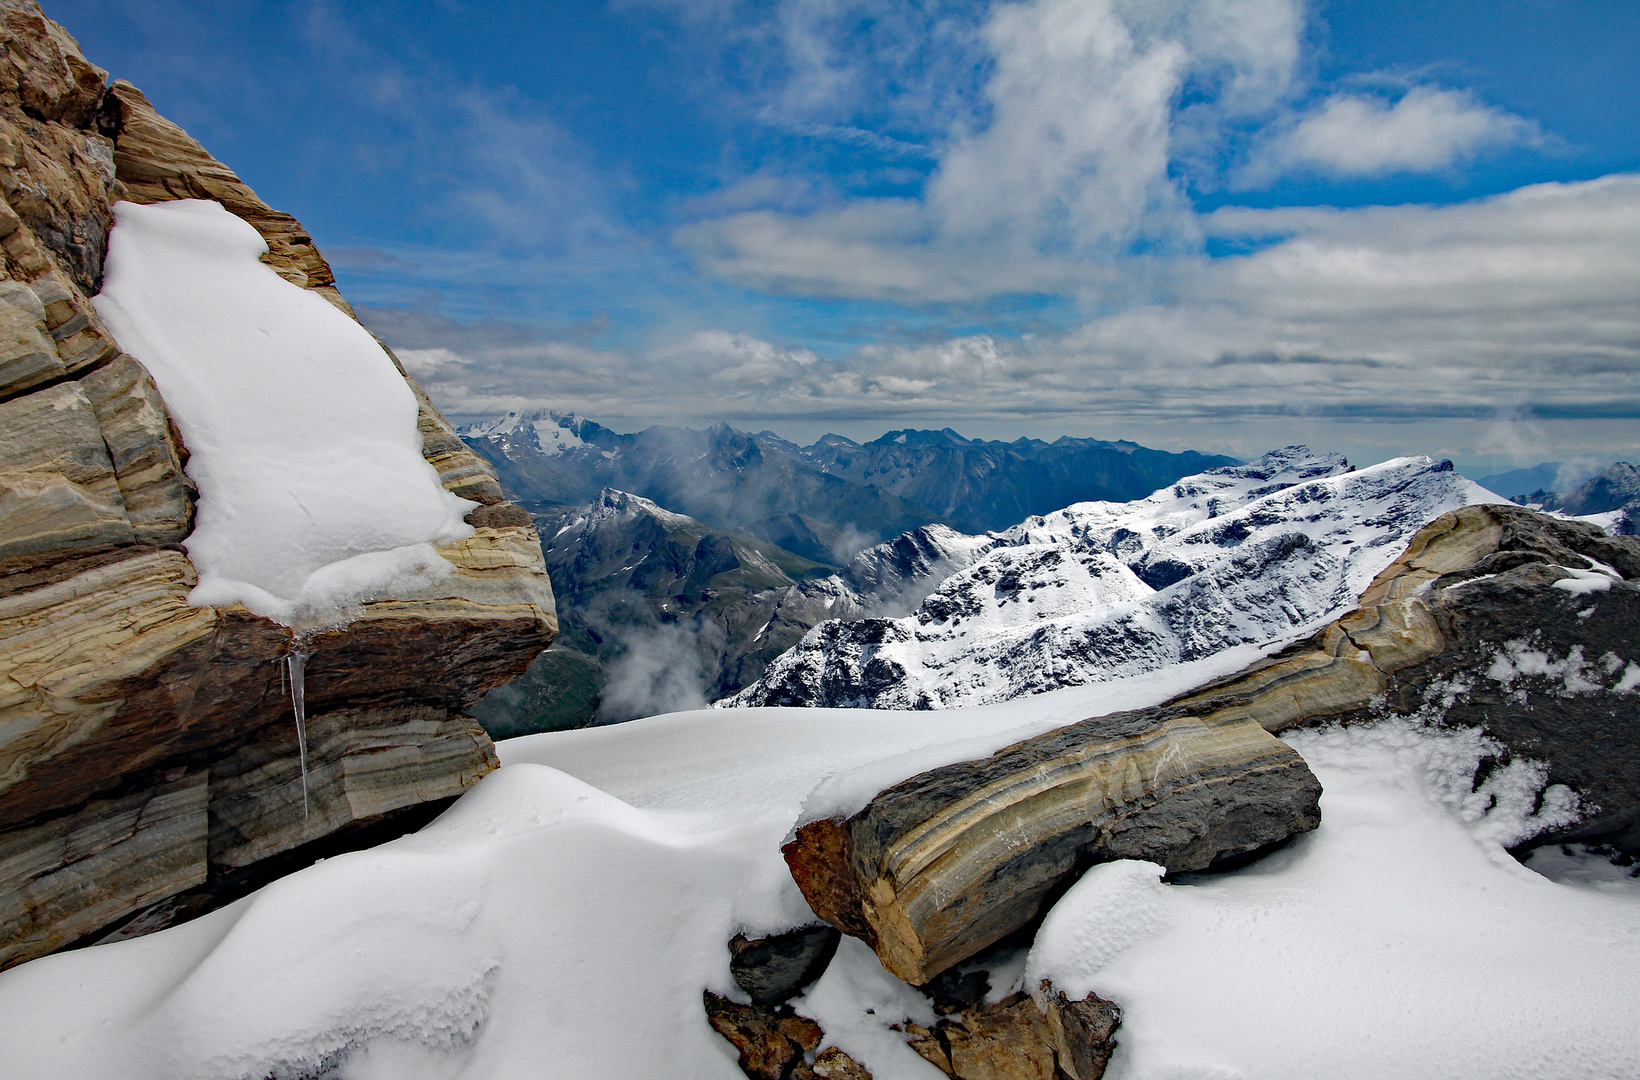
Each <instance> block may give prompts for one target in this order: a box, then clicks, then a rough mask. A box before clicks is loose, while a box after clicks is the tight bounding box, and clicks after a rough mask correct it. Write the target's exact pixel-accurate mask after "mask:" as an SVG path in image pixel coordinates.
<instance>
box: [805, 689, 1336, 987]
mask: <svg viewBox="0 0 1640 1080" xmlns="http://www.w3.org/2000/svg"><path fill="white" fill-rule="evenodd" d="M1320 797H1321V785H1320V784H1319V783H1318V782H1317V781H1316V779H1315V777H1314V776H1313V775H1312V774H1311V773H1310V770H1309V768H1308V766H1306V765H1305V764H1304V761H1303V759H1301V758H1300V757H1299V756H1298V754H1296V753H1295V752H1294V751H1293V750H1292V748H1291V747H1289V746H1287V744H1286V743H1284V742H1282V741H1281V740H1279V739H1277V738H1275V737H1273V736H1271V735H1270V734H1269V733H1267V732H1266V731H1264V729H1262V728H1261V727H1259V726H1258V725H1257V724H1256V723H1252V722H1250V721H1247V720H1238V719H1230V720H1225V721H1208V720H1205V719H1203V718H1202V717H1199V716H1194V715H1188V714H1180V715H1167V716H1164V715H1160V714H1158V713H1156V712H1155V711H1154V710H1141V711H1138V712H1129V713H1117V714H1114V715H1112V716H1106V717H1098V718H1095V719H1091V720H1084V721H1082V722H1081V723H1078V724H1073V725H1070V726H1069V727H1066V728H1061V729H1059V730H1057V731H1054V732H1051V733H1049V734H1046V735H1043V736H1039V737H1037V738H1034V739H1028V740H1026V741H1024V742H1020V743H1015V744H1014V745H1013V746H1010V747H1007V748H1005V749H1003V750H1000V751H998V752H997V753H996V754H995V755H993V756H992V757H990V758H987V759H985V760H982V761H968V762H960V763H958V764H955V765H947V766H944V767H942V768H938V769H933V770H930V771H928V772H925V773H922V774H921V775H919V776H915V777H912V778H911V779H910V780H907V781H905V782H904V783H901V784H898V785H896V786H894V787H892V788H889V789H888V790H886V791H883V792H881V793H879V794H878V795H877V796H876V797H875V798H874V799H872V800H871V802H870V804H869V805H867V806H866V807H865V809H863V810H861V811H860V812H859V813H857V814H855V815H854V816H852V817H850V818H849V819H847V820H846V821H842V822H837V821H829V820H822V821H815V822H810V823H808V824H805V825H804V826H802V827H801V828H800V829H798V830H797V833H796V836H795V838H794V839H793V840H792V841H791V842H790V843H788V844H787V845H786V846H785V847H784V848H783V852H784V854H785V856H786V862H787V864H788V865H789V866H790V868H791V872H792V876H793V878H794V879H795V880H796V881H797V884H798V886H799V887H800V888H801V889H802V890H803V894H804V896H805V897H806V898H807V899H808V901H809V906H810V907H812V908H813V909H814V912H815V914H817V915H819V916H820V917H821V918H823V919H826V920H827V921H828V922H831V923H832V924H833V925H835V926H837V927H838V928H839V929H841V930H842V931H843V932H844V933H848V934H853V935H855V936H856V937H859V938H861V939H863V940H864V941H865V942H866V943H867V944H869V945H870V946H871V947H872V948H873V949H875V950H876V951H877V955H878V957H879V958H880V959H881V960H882V962H883V966H884V967H886V968H887V969H888V970H889V971H892V972H893V973H894V974H896V975H898V976H899V977H900V978H902V979H904V980H905V981H907V982H909V983H913V984H915V985H919V986H920V985H923V984H926V983H928V982H929V981H930V980H931V979H932V978H933V977H934V976H936V975H938V974H939V973H940V972H942V971H944V970H945V969H947V968H949V967H951V966H952V965H953V964H956V963H957V962H959V961H961V960H964V959H966V958H967V957H969V956H972V955H973V954H975V953H977V952H979V951H980V950H981V949H983V948H985V947H986V946H988V945H991V944H992V943H994V942H996V941H998V940H1000V939H1001V938H1003V937H1004V936H1006V935H1007V934H1009V933H1011V932H1013V931H1014V930H1017V929H1019V928H1020V927H1023V926H1025V925H1027V924H1028V923H1030V922H1031V921H1032V920H1033V919H1035V918H1036V917H1037V916H1038V915H1039V914H1040V913H1041V912H1042V911H1043V910H1045V907H1046V905H1047V904H1048V902H1049V901H1050V900H1051V899H1052V897H1053V896H1054V895H1055V894H1056V892H1057V891H1058V890H1060V889H1061V888H1062V887H1063V886H1064V885H1066V884H1068V883H1069V882H1070V881H1071V880H1073V877H1074V875H1075V874H1077V873H1078V872H1079V871H1080V870H1082V869H1083V868H1085V867H1086V866H1088V865H1090V864H1091V863H1094V862H1101V861H1105V860H1109V859H1148V860H1150V861H1153V862H1158V863H1161V864H1163V865H1165V866H1166V867H1167V868H1168V869H1169V870H1171V871H1186V870H1203V869H1207V868H1209V867H1212V866H1213V865H1215V864H1216V863H1221V862H1223V861H1224V860H1228V859H1234V858H1237V857H1241V856H1245V855H1247V854H1249V853H1252V852H1256V851H1258V850H1259V849H1261V848H1264V847H1267V846H1269V845H1271V844H1274V843H1277V842H1280V841H1282V840H1285V839H1286V838H1287V837H1289V836H1291V835H1293V834H1294V833H1297V832H1303V831H1305V830H1308V829H1313V828H1315V827H1316V825H1318V824H1319V823H1320V821H1321V816H1320V811H1319V809H1318V805H1317V804H1318V802H1319V800H1320Z"/></svg>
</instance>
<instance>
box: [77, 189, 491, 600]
mask: <svg viewBox="0 0 1640 1080" xmlns="http://www.w3.org/2000/svg"><path fill="white" fill-rule="evenodd" d="M114 215H115V226H114V229H113V232H112V233H111V234H110V236H109V246H108V261H107V266H106V271H107V272H106V275H105V276H104V279H103V289H102V293H101V294H100V295H99V296H97V297H96V299H95V300H94V301H93V303H94V304H95V305H96V308H97V313H98V314H99V315H101V316H102V318H103V320H104V321H105V322H106V323H107V324H108V327H109V329H111V330H112V331H113V332H114V335H115V336H116V337H117V338H118V339H119V341H120V343H121V344H122V345H123V346H124V347H125V348H126V349H127V350H129V351H130V352H131V354H132V355H134V356H135V357H137V359H139V360H141V361H142V362H143V364H144V365H145V366H146V367H147V368H148V370H149V371H150V372H151V373H152V374H153V377H154V381H155V383H156V384H158V386H159V389H160V392H161V393H162V394H163V395H164V397H165V402H166V405H167V406H168V407H169V408H170V410H171V415H172V417H173V418H174V419H175V421H176V424H177V427H178V429H179V430H180V431H181V433H182V438H183V441H184V442H185V443H186V444H187V446H188V451H189V459H188V475H189V476H190V477H191V478H192V479H193V481H194V482H195V483H196V484H197V485H198V486H199V511H198V519H197V521H196V522H195V527H194V532H193V534H192V535H191V536H189V537H188V539H187V540H186V541H185V546H186V547H187V549H188V555H189V557H190V558H191V559H192V560H193V563H194V566H195V567H196V568H197V569H198V571H199V585H198V586H197V587H196V588H195V589H194V591H193V593H192V594H191V595H190V597H189V599H190V601H191V602H193V603H195V604H228V603H233V602H239V603H242V604H244V605H246V606H247V607H249V608H250V609H251V610H253V611H255V612H257V613H258V614H261V615H265V616H267V617H268V618H271V619H275V620H278V621H280V622H284V623H286V624H287V625H294V624H299V623H304V622H316V623H324V622H329V621H334V620H336V619H338V618H340V617H342V616H343V614H344V613H345V611H346V609H347V607H348V606H349V605H351V604H354V603H357V602H358V601H361V600H364V599H367V598H369V597H370V596H373V595H377V594H380V593H383V592H395V591H400V590H403V589H406V588H411V587H416V586H419V585H424V584H426V583H429V582H430V581H433V580H436V579H437V578H439V577H442V576H445V575H448V574H449V573H450V570H451V567H450V564H449V563H448V562H446V561H445V560H444V559H443V558H442V557H440V555H439V554H438V552H437V551H436V550H435V549H434V548H433V546H432V545H433V543H434V542H436V541H439V540H453V539H460V538H462V537H466V536H471V535H472V531H473V530H472V526H470V525H468V524H466V523H465V522H464V521H463V520H462V519H463V516H464V515H465V514H466V513H467V512H468V511H470V510H471V509H472V508H473V506H474V505H475V504H474V503H471V502H468V501H467V500H465V499H461V498H458V497H457V496H455V495H453V494H451V493H450V492H448V491H446V490H444V488H443V487H442V486H441V485H440V484H439V480H438V474H437V473H436V472H435V471H434V470H433V467H432V466H431V465H429V464H428V463H427V462H426V461H425V460H424V459H423V458H422V455H421V436H420V434H419V433H418V432H417V430H416V399H415V396H414V394H412V392H411V390H410V387H409V386H408V385H407V384H406V383H405V381H404V378H403V376H401V375H400V374H399V372H398V369H397V368H395V367H394V365H393V361H392V359H391V358H390V357H389V356H388V355H387V353H386V352H384V351H383V350H382V347H381V346H380V345H379V344H377V342H376V340H375V339H374V338H372V337H371V336H370V334H369V332H368V331H366V330H365V329H364V327H362V326H360V325H359V324H358V323H356V322H354V321H353V320H352V319H350V318H348V317H347V316H346V315H344V314H342V313H341V312H340V311H338V310H337V309H336V308H335V307H333V306H332V305H331V304H330V303H328V302H327V301H326V300H325V299H324V298H323V297H321V296H319V295H318V294H317V293H313V292H309V291H308V290H306V289H302V288H299V287H297V286H295V285H293V284H291V283H290V282H288V281H285V280H284V279H283V278H281V277H280V276H279V275H278V274H276V273H274V272H273V270H272V269H271V268H270V267H268V266H265V265H263V264H262V263H261V262H260V261H259V256H261V255H262V254H264V253H266V251H267V250H268V249H267V244H266V243H264V242H263V240H262V238H261V237H260V236H259V235H257V232H256V230H255V229H253V228H251V226H249V225H247V224H246V223H245V222H243V221H241V220H240V219H239V218H237V217H234V216H233V215H232V214H230V213H228V211H227V210H225V209H223V208H222V207H221V206H220V205H218V204H217V203H214V202H206V201H200V200H182V201H178V202H169V203H158V204H155V205H152V206H138V205H135V204H133V203H126V202H122V203H119V204H117V205H116V206H115V208H114Z"/></svg>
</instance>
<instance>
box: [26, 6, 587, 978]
mask: <svg viewBox="0 0 1640 1080" xmlns="http://www.w3.org/2000/svg"><path fill="white" fill-rule="evenodd" d="M0 38H4V40H5V42H6V46H7V47H6V49H3V50H0V439H3V440H4V443H5V446H6V450H7V453H6V456H5V460H4V461H0V967H4V966H6V965H8V964H12V963H16V962H19V961H22V960H26V959H28V958H30V957H31V956H37V955H40V954H41V953H43V952H47V951H50V950H51V949H53V948H56V947H59V946H61V945H63V944H66V943H68V942H70V941H73V940H74V939H76V938H79V937H82V936H85V935H90V934H94V933H96V932H97V931H98V930H99V929H101V928H102V927H104V926H106V925H108V924H109V923H112V922H116V921H119V920H121V919H122V918H124V917H126V916H129V915H130V914H131V913H132V912H133V911H135V910H136V909H137V908H139V907H141V906H142V905H145V904H150V903H154V902H156V901H160V900H163V899H164V898H165V897H167V896H172V895H176V894H178V893H179V892H181V891H183V890H189V889H193V888H194V887H195V886H197V885H199V884H200V883H201V882H209V881H211V880H214V879H217V878H218V876H219V875H228V874H236V873H241V872H243V870H244V868H245V867H247V866H248V865H250V864H255V863H256V862H257V861H258V860H264V859H269V858H271V857H273V856H276V855H278V854H279V853H281V852H284V851H289V850H291V849H292V848H293V847H297V846H303V845H308V844H311V843H312V842H314V841H315V840H316V838H318V837H320V836H322V835H324V834H325V833H329V832H332V831H336V830H344V829H352V828H355V827H358V826H360V825H362V824H366V823H370V822H380V821H382V820H384V818H386V817H390V816H392V815H395V814H399V813H401V812H403V811H405V810H406V809H407V808H409V807H412V806H415V805H417V804H426V803H429V802H436V801H438V800H445V799H448V798H450V797H452V796H454V795H455V794H458V793H459V792H460V791H461V790H462V789H463V788H465V787H467V786H469V785H471V784H473V783H475V782H476V781H477V780H478V779H479V778H480V777H481V776H483V775H484V773H486V772H487V771H489V770H490V769H493V768H494V767H495V765H496V759H495V754H494V750H493V748H492V747H491V746H490V743H489V740H488V738H487V737H485V735H484V734H483V732H482V731H481V730H480V729H479V728H478V726H477V725H476V723H474V722H473V721H472V720H470V719H469V718H467V717H465V716H464V715H463V713H464V710H465V709H466V708H467V707H468V705H470V704H471V703H472V702H473V701H475V700H477V699H478V698H479V697H480V696H482V695H483V694H484V693H485V692H486V691H487V690H489V689H490V688H491V687H493V686H496V685H498V684H500V683H502V682H505V681H507V680H509V679H511V678H513V677H515V676H516V675H517V674H519V673H521V672H522V671H523V670H524V668H525V667H527V666H528V664H529V662H530V660H531V659H532V658H533V657H534V656H535V655H536V654H537V653H539V652H540V651H541V650H542V649H544V648H545V647H546V646H547V645H548V644H549V643H550V642H551V640H552V637H553V635H554V634H555V632H556V620H555V618H554V616H553V602H552V594H551V587H550V585H549V583H548V579H547V575H546V570H545V566H544V565H543V563H542V559H541V553H540V547H539V539H538V537H537V535H536V533H535V530H534V527H533V525H532V524H531V522H530V520H529V518H528V515H526V514H523V513H522V512H521V511H518V510H517V508H516V507H511V506H510V505H509V504H506V503H504V502H503V500H502V495H501V490H500V486H499V484H498V483H497V482H496V478H495V475H494V473H493V472H492V471H490V470H489V467H488V465H486V464H485V463H484V462H483V461H482V460H480V459H478V458H477V457H476V455H474V454H472V453H471V452H470V451H468V450H467V449H466V448H465V447H464V446H462V445H461V443H460V440H459V439H458V438H456V436H455V433H454V431H453V430H452V429H451V427H450V425H449V423H448V422H447V421H446V420H445V419H444V418H443V417H442V416H441V415H439V413H438V410H437V409H436V408H434V407H433V405H432V403H431V402H430V401H429V400H428V399H427V396H426V394H425V393H424V392H422V390H421V388H420V387H419V386H416V385H415V383H414V381H413V380H407V381H409V382H410V385H411V387H412V389H413V390H414V392H415V393H416V396H417V400H418V402H419V403H420V414H419V417H418V427H419V429H420V432H421V435H422V453H423V456H424V457H425V458H426V459H427V460H428V461H429V462H430V463H431V464H432V465H433V467H434V468H435V469H436V470H437V471H438V474H439V477H440V480H441V482H442V483H443V484H444V486H445V487H446V488H448V489H449V490H452V491H454V492H456V493H457V494H459V495H462V496H464V497H467V498H472V499H474V500H475V501H476V502H478V503H480V504H483V505H482V506H481V507H480V510H478V511H475V515H474V521H473V524H474V525H475V527H476V533H475V535H474V536H472V537H470V538H468V539H466V540H462V541H456V542H450V543H445V544H440V545H437V548H438V550H439V552H440V553H441V554H442V555H443V556H444V558H445V559H446V560H448V561H449V562H450V563H451V565H452V566H453V567H454V571H455V572H454V573H452V574H450V575H448V577H447V578H445V579H444V580H443V581H441V582H440V583H439V584H438V585H437V586H431V587H426V588H424V589H422V590H421V591H415V592H404V593H401V594H399V595H393V596H382V597H379V598H377V599H375V600H372V601H371V602H369V603H367V604H365V605H363V608H362V610H360V611H359V612H357V618H356V619H355V621H354V622H353V623H352V624H350V625H349V626H347V627H346V628H344V629H342V630H338V631H332V632H330V633H326V634H323V635H320V636H319V637H317V638H316V639H315V640H314V641H313V642H312V643H311V647H312V648H313V656H312V657H311V659H310V660H309V662H308V666H307V687H306V688H307V704H308V711H309V714H310V734H311V736H312V745H311V746H310V747H309V750H310V755H309V776H308V784H307V788H308V795H307V799H306V806H305V813H304V798H303V793H302V786H303V785H302V778H301V776H300V774H299V770H298V769H297V768H296V766H295V764H294V763H295V762H296V760H297V753H296V743H295V731H294V725H293V723H292V717H291V711H290V700H289V694H288V690H287V689H286V687H285V686H284V685H283V666H282V664H281V663H280V660H281V658H282V657H283V656H284V654H285V652H286V651H287V650H288V648H289V644H290V635H289V632H288V631H287V630H286V629H285V628H283V627H280V626H276V625H274V624H272V623H270V622H268V621H267V620H265V619H262V618H260V617H258V616H255V615H252V614H251V613H250V612H248V611H246V610H244V609H242V608H239V607H226V608H207V607H193V606H190V605H189V604H188V602H187V597H188V593H189V590H190V589H191V588H192V587H193V585H194V584H195V576H194V571H193V567H192V566H191V564H190V563H189V561H188V559H187V556H186V555H185V553H184V551H183V550H182V549H181V547H180V546H179V545H180V543H181V541H182V540H183V539H184V538H185V537H186V536H187V534H188V532H189V530H190V529H191V527H192V521H193V512H194V498H195V492H194V489H193V486H192V484H191V483H190V482H189V481H188V478H187V476H186V475H185V471H184V470H185V466H186V464H187V460H188V454H187V448H186V447H185V446H184V445H183V444H182V442H181V440H180V439H179V438H178V436H177V433H176V430H175V426H174V425H173V424H172V423H171V421H170V417H169V414H168V411H167V409H166V406H165V402H164V400H163V398H162V396H161V395H160V393H159V391H158V389H157V388H156V386H155V384H154V382H153V380H152V378H150V376H149V374H148V372H147V370H146V369H145V368H144V367H143V365H142V364H141V363H140V362H139V361H137V360H136V359H134V358H133V357H130V356H128V355H125V354H124V352H123V350H121V348H120V347H119V343H118V342H116V341H115V340H114V339H113V337H112V335H111V334H110V333H109V332H108V330H107V328H106V327H105V326H104V325H103V324H102V322H101V320H100V319H99V318H98V317H97V314H96V312H95V310H94V309H93V307H92V305H91V302H90V298H91V296H92V295H94V294H95V292H96V290H97V288H98V287H99V286H100V283H101V276H102V261H103V257H104V253H105V252H106V250H107V236H108V229H109V224H110V222H111V221H112V206H113V203H114V202H116V201H118V200H120V199H132V200H134V201H139V202H157V201H163V200H166V199H177V198H206V199H214V200H216V201H218V202H220V203H221V204H222V205H224V206H225V207H227V208H228V209H229V210H230V211H232V212H233V213H235V214H237V215H238V216H240V217H241V218H243V219H244V220H246V221H248V222H249V223H250V224H252V225H253V226H254V227H255V228H256V229H257V230H258V232H259V233H260V234H261V235H262V237H263V238H264V239H265V240H266V241H267V243H268V247H269V251H268V254H267V255H266V256H265V261H266V262H268V263H269V265H270V266H272V267H273V269H274V270H275V271H277V272H278V273H279V274H281V276H283V277H285V278H286V279H287V280H289V281H292V282H294V283H296V284H298V285H300V286H302V287H305V288H310V289H314V290H315V291H318V292H319V293H321V295H324V296H325V297H326V298H327V299H329V300H330V301H331V302H332V303H334V304H335V305H336V306H338V307H339V308H341V309H342V310H343V311H345V312H347V313H349V314H350V315H351V313H352V312H351V309H350V308H349V307H348V306H347V303H346V301H344V300H343V299H342V298H341V296H340V294H339V293H337V292H336V289H335V283H334V280H335V279H334V275H332V274H331V272H330V267H329V266H328V264H327V263H326V262H325V260H324V258H323V257H322V256H321V255H320V254H319V252H318V249H317V248H316V247H315V246H314V244H313V241H312V239H311V237H309V236H308V234H307V233H306V231H305V230H304V229H303V228H302V227H301V225H300V223H299V222H297V221H296V220H295V219H294V218H292V217H291V216H290V215H288V214H284V213H281V212H279V211H276V210H273V209H272V208H270V207H268V206H267V204H266V203H264V202H262V200H261V199H260V198H258V197H257V196H256V194H255V192H253V191H252V190H251V189H250V188H249V187H248V186H246V185H245V184H244V183H243V182H242V181H240V180H239V178H238V177H237V176H235V175H234V173H233V172H232V170H230V169H228V168H227V166H225V165H223V164H222V163H221V162H219V161H217V160H216V159H215V158H213V157H212V156H211V155H210V154H209V153H208V152H207V151H206V150H205V149H204V148H203V147H202V146H200V145H199V143H198V142H196V141H195V140H193V139H192V138H190V137H189V136H188V135H187V134H186V133H185V132H183V131H182V130H181V129H180V128H178V127H177V126H176V125H175V124H172V123H170V121H168V120H165V119H164V118H163V117H161V116H159V115H158V114H157V113H156V112H154V110H153V107H152V106H151V105H150V104H149V102H148V101H147V99H146V98H145V97H144V96H143V95H142V93H141V92H140V91H138V90H137V89H136V88H135V87H133V86H131V85H130V84H128V83H116V84H115V85H114V86H112V87H105V85H104V79H105V76H104V74H103V72H101V71H100V70H98V69H97V68H96V67H94V66H93V65H91V64H90V63H89V62H88V61H86V60H85V58H84V57H83V56H82V55H81V54H80V50H79V47H78V45H76V44H75V42H74V40H73V38H72V37H70V36H69V35H68V34H67V33H66V32H65V31H64V30H63V29H62V28H61V27H58V26H57V25H56V24H55V23H52V22H51V21H50V20H49V19H46V18H45V17H44V16H43V15H42V14H41V13H40V10H39V8H38V6H37V5H35V4H34V3H33V2H32V0H0ZM389 355H391V354H390V353H389ZM395 362H396V361H395ZM401 370H402V368H401ZM111 823H112V824H111ZM116 825H117V826H118V827H116ZM70 866H71V868H67V867H70ZM190 910H192V909H190ZM134 925H142V924H140V923H139V924H134Z"/></svg>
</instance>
